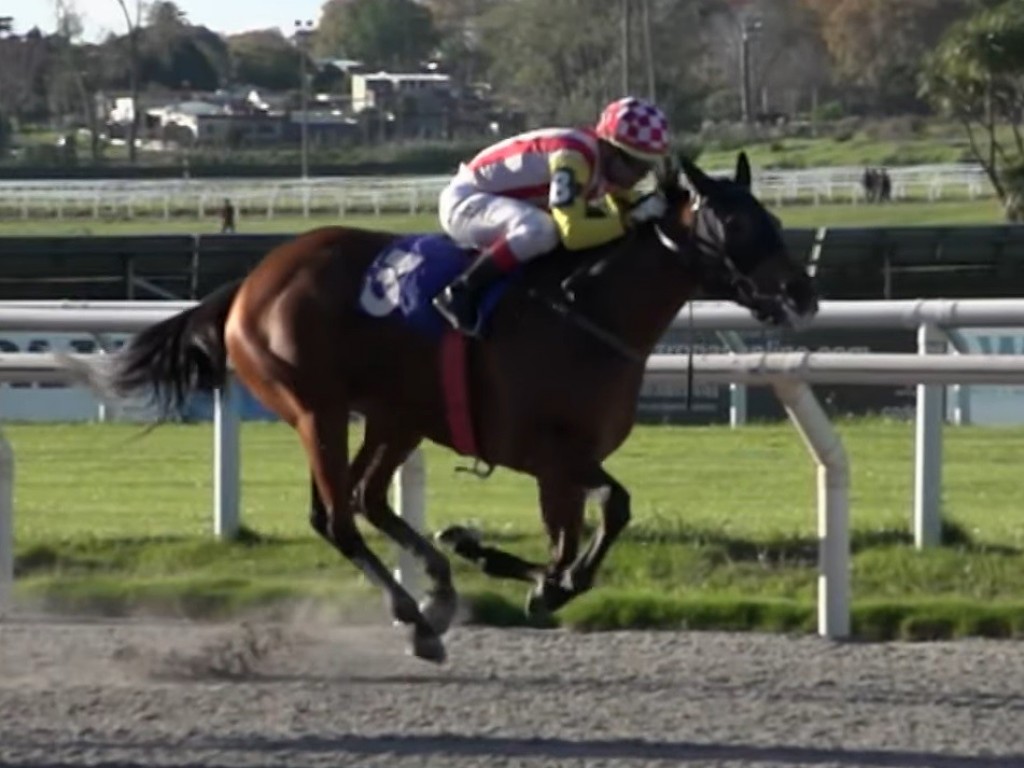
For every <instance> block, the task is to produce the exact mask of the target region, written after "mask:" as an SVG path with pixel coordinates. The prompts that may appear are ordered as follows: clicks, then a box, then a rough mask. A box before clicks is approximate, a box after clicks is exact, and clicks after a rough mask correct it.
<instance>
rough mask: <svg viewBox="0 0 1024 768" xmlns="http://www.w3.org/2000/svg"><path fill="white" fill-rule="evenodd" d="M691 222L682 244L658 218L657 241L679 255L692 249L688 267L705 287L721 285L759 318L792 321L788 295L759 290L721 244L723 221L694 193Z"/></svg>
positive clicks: (794, 309) (734, 299) (732, 297)
mask: <svg viewBox="0 0 1024 768" xmlns="http://www.w3.org/2000/svg"><path fill="white" fill-rule="evenodd" d="M691 198H692V201H693V202H692V203H691V207H690V210H691V211H692V212H693V224H692V225H691V226H690V227H688V228H687V233H688V235H689V237H688V238H687V244H688V245H689V248H684V247H683V246H682V245H680V243H679V242H677V241H676V240H674V239H673V238H672V237H670V236H669V235H668V234H667V233H666V232H665V230H664V229H663V227H662V225H661V223H660V222H656V223H655V225H654V231H655V234H656V235H657V237H658V240H659V242H660V243H661V244H662V246H663V247H664V248H666V249H667V250H669V251H671V252H673V253H675V254H679V255H683V254H684V252H686V251H689V252H690V253H696V254H697V258H696V259H693V260H692V268H693V269H694V271H695V272H696V273H697V278H698V280H699V281H700V283H701V284H702V285H704V286H705V288H708V287H710V288H719V287H721V288H724V291H725V292H726V294H727V296H728V298H729V300H730V301H735V302H736V303H737V304H739V305H741V306H743V307H746V308H747V309H749V310H750V311H751V312H753V313H754V316H755V317H756V318H757V319H758V320H760V321H762V322H779V323H780V322H784V321H790V322H793V321H794V320H795V319H796V317H797V316H798V313H797V312H796V308H795V307H794V306H792V303H791V301H790V299H789V298H788V297H787V296H786V295H785V294H784V293H781V292H780V293H777V294H773V293H765V292H763V291H761V290H760V289H759V288H758V286H757V283H755V282H754V281H753V280H752V279H751V278H750V277H749V276H748V275H746V274H744V273H743V272H742V271H741V270H740V269H739V267H737V266H736V262H735V261H734V260H733V258H732V257H731V256H730V255H729V254H728V252H727V251H726V250H725V248H724V247H723V244H724V243H725V225H724V224H723V223H722V220H721V219H720V218H719V217H718V216H717V215H716V214H715V212H714V210H713V209H712V208H711V206H710V205H708V204H707V200H706V199H705V198H704V197H703V196H701V195H698V194H696V193H691Z"/></svg>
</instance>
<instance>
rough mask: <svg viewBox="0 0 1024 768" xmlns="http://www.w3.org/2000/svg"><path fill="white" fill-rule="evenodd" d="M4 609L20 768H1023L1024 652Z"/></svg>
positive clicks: (2, 729)
mask: <svg viewBox="0 0 1024 768" xmlns="http://www.w3.org/2000/svg"><path fill="white" fill-rule="evenodd" d="M403 648H404V644H403V635H402V634H401V633H400V632H399V630H396V629H392V628H391V627H387V626H349V627H345V626H338V625H337V624H336V623H330V622H324V621H319V622H318V621H315V620H310V621H304V622H299V623H296V622H290V623H287V624H271V623H253V624H244V623H236V624H222V625H197V624H189V623H184V622H181V623H179V622H157V621H143V620H139V621H130V622H111V621H105V620H103V621H101V620H82V621H75V622H72V621H65V620H58V619H49V620H40V619H28V618H20V619H19V618H14V619H7V620H6V621H5V622H3V623H0V765H3V766H115V765H117V766H141V765H159V766H196V767H198V766H207V767H210V768H214V767H220V766H224V767H227V766H307V765H309V766H312V765H318V766H319V765H322V766H342V765H359V766H388V767H389V768H392V767H393V768H404V767H405V766H413V765H416V766H421V765H428V766H438V768H440V767H441V766H444V767H446V768H463V767H464V766H478V765H479V766H549V765H559V766H561V765H565V766H587V767H588V768H591V767H596V766H612V765H615V766H669V765H681V766H687V767H688V768H692V767H694V766H712V765H714V766H748V767H749V766H766V767H770V768H784V767H785V766H814V767H816V768H817V767H819V766H820V767H824V766H839V767H840V768H853V766H870V767H875V766H927V767H934V768H990V767H992V766H1010V765H1014V766H1024V646H1022V645H1021V644H1020V643H1016V642H983V641H970V642H957V643H937V644H915V645H903V644H886V645H870V644H834V643H829V642H826V641H823V640H819V639H817V638H813V637H800V638H792V637H778V636H764V635H751V634H742V635H739V634H717V633H715V634H713V633H667V632H666V633H654V632H628V633H615V634H594V635H574V634H567V633H562V632H536V631H522V630H493V629H477V628H458V629H455V630H453V631H452V632H451V633H450V634H449V635H448V650H449V656H450V658H449V662H448V664H447V665H445V666H444V667H434V666H431V665H428V664H426V663H424V662H421V661H418V660H415V659H411V658H408V657H406V656H405V655H404V651H403Z"/></svg>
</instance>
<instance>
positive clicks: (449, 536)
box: [437, 525, 545, 582]
mask: <svg viewBox="0 0 1024 768" xmlns="http://www.w3.org/2000/svg"><path fill="white" fill-rule="evenodd" d="M437 539H438V541H440V542H441V543H442V544H444V545H445V546H448V547H451V549H452V552H454V553H455V554H457V555H458V556H459V557H461V558H462V559H463V560H468V561H469V562H471V563H473V564H474V565H476V566H478V567H479V568H480V570H482V571H483V572H484V573H486V574H487V575H488V576H493V577H494V578H496V579H513V580H515V581H529V582H535V581H537V579H538V578H540V577H541V576H543V574H544V571H545V568H544V566H543V565H541V564H540V563H532V562H530V561H529V560H524V559H523V558H521V557H519V556H518V555H513V554H512V553H511V552H506V551H505V550H503V549H498V548H497V547H489V546H487V545H486V544H483V543H482V542H481V541H480V536H479V534H478V533H477V532H476V531H473V530H470V529H469V528H465V527H464V526H461V525H452V526H449V527H448V528H445V529H444V530H443V531H441V532H440V533H438V534H437Z"/></svg>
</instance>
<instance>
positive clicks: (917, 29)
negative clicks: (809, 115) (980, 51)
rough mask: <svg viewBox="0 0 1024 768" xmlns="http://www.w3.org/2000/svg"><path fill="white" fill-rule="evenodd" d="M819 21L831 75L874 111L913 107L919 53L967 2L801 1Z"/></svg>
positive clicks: (921, 56) (965, 8)
mask: <svg viewBox="0 0 1024 768" xmlns="http://www.w3.org/2000/svg"><path fill="white" fill-rule="evenodd" d="M803 2H804V3H805V5H807V6H808V7H809V8H811V9H812V10H814V11H815V12H816V13H817V14H818V16H819V18H820V20H821V29H822V35H823V37H824V40H825V43H826V45H827V46H828V50H829V53H830V54H831V56H832V58H833V60H834V62H835V65H836V71H837V74H838V75H839V76H840V77H841V78H843V79H844V80H845V81H846V82H847V83H848V84H852V85H855V86H859V87H860V88H861V89H862V93H863V94H865V95H866V96H867V98H868V99H869V100H870V102H871V104H870V106H871V107H872V108H873V109H875V110H882V109H888V110H897V111H903V110H907V109H909V108H912V107H913V106H914V103H915V100H916V93H917V88H916V84H917V75H918V73H919V71H920V68H921V65H922V62H923V59H924V56H925V54H926V53H927V52H928V51H929V50H932V49H933V48H934V46H935V45H936V44H937V43H938V41H939V39H940V38H941V37H942V35H943V33H944V32H945V31H946V30H947V29H948V28H949V26H950V24H952V23H954V22H955V21H957V20H959V19H962V18H963V17H964V16H965V15H966V14H967V13H968V12H969V8H970V3H971V0H899V2H893V1H892V0H803Z"/></svg>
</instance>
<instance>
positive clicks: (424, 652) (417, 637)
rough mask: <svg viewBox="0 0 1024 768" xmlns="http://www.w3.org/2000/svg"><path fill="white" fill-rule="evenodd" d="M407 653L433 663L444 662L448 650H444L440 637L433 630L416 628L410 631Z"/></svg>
mask: <svg viewBox="0 0 1024 768" xmlns="http://www.w3.org/2000/svg"><path fill="white" fill-rule="evenodd" d="M409 653H410V654H412V655H413V656H415V657H416V658H418V659H423V660H424V661H429V662H432V663H434V664H444V662H445V660H446V659H447V658H448V652H447V651H445V649H444V643H443V642H442V641H441V638H440V637H438V636H437V635H435V634H434V633H433V632H424V631H421V630H418V629H413V631H412V641H411V642H410V644H409Z"/></svg>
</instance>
